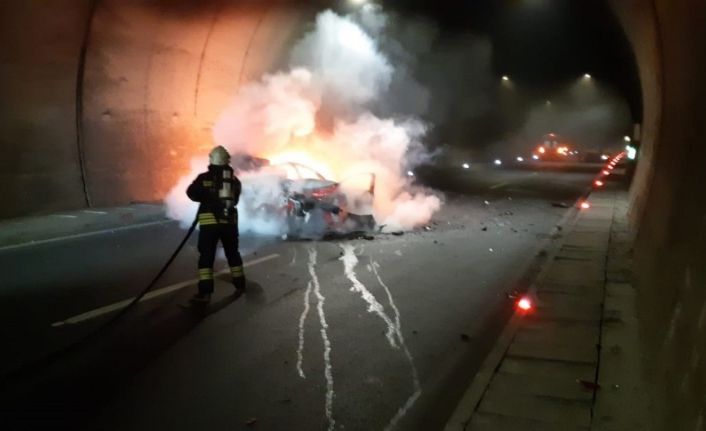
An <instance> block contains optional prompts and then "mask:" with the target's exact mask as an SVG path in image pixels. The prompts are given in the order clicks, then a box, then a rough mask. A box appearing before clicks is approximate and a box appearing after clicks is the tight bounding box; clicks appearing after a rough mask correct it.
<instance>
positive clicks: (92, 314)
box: [51, 254, 279, 328]
mask: <svg viewBox="0 0 706 431" xmlns="http://www.w3.org/2000/svg"><path fill="white" fill-rule="evenodd" d="M278 257H279V254H271V255H269V256H264V257H261V258H258V259H253V260H251V261H248V262H245V263H244V264H243V266H244V267H246V268H247V267H249V266H253V265H257V264H260V263H263V262H267V261H268V260H272V259H276V258H278ZM221 274H230V268H229V269H224V270H222V271H218V272H217V273H215V274H214V275H221ZM197 282H198V280H196V279H194V280H187V281H182V282H181V283H176V284H172V285H170V286H166V287H163V288H161V289H157V290H153V291H151V292H148V293H147V294H146V295H145V296H143V297H142V299H140V302H143V301H147V300H150V299H152V298H156V297H158V296H162V295H166V294H167V293H171V292H174V291H177V290H179V289H183V288H185V287H188V286H193V285H194V284H195V283H197ZM134 299H135V297H132V298H128V299H125V300H123V301H119V302H115V303H113V304H110V305H106V306H104V307H100V308H96V309H95V310H91V311H87V312H85V313H81V314H77V315H75V316H72V317H69V318H66V319H64V320H60V321H58V322H54V323H52V324H51V326H53V327H55V328H56V327H59V326H64V325H75V324H77V323H81V322H85V321H86V320H90V319H95V318H96V317H100V316H103V315H105V314H109V313H112V312H114V311H117V310H120V309H122V308H125V307H127V306H128V305H129V304H130V303H131V302H132V301H133V300H134Z"/></svg>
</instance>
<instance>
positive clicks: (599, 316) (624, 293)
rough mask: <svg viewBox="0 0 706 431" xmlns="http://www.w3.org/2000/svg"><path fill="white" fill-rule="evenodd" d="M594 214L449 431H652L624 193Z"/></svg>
mask: <svg viewBox="0 0 706 431" xmlns="http://www.w3.org/2000/svg"><path fill="white" fill-rule="evenodd" d="M589 202H590V203H591V205H592V207H591V208H590V209H588V210H581V211H580V212H579V213H578V214H577V216H576V218H575V219H574V220H573V222H569V223H568V226H566V227H565V228H564V232H565V236H564V238H563V242H562V243H561V245H560V246H559V247H558V248H557V249H556V251H555V252H554V253H553V256H551V260H550V262H549V263H548V265H547V266H546V267H545V269H544V271H543V272H542V273H541V274H540V276H539V277H538V280H537V281H536V282H535V284H534V285H533V286H532V288H531V289H530V295H531V296H533V297H534V301H535V303H536V304H535V309H534V310H533V311H532V312H530V313H529V314H527V315H521V314H519V313H518V314H516V315H515V316H514V317H513V318H512V319H511V321H510V322H509V323H508V325H507V327H506V328H505V330H504V331H503V333H502V335H501V337H500V338H499V340H498V342H497V344H496V346H495V347H494V349H493V350H492V351H491V353H490V354H489V356H488V357H487V358H486V361H485V362H484V364H483V366H482V368H481V370H480V371H479V373H478V374H477V375H476V377H475V378H474V380H473V382H472V383H471V386H470V387H469V388H468V390H467V392H466V393H465V395H464V397H463V398H462V400H461V402H460V404H459V405H458V406H457V408H456V410H455V412H454V414H453V415H452V417H451V419H450V420H449V422H448V423H447V425H446V428H445V431H461V430H463V431H486V430H487V431H490V430H492V431H514V430H517V431H520V430H521V431H532V430H541V431H544V430H547V431H554V430H557V431H573V430H577V431H578V430H585V431H588V430H616V431H617V430H621V431H622V430H648V429H650V427H649V424H648V423H646V418H647V417H648V415H647V414H646V413H645V412H646V408H647V407H646V405H647V403H646V399H645V395H644V393H645V391H644V383H643V382H642V378H641V377H642V373H641V369H640V353H639V344H638V333H637V318H636V314H635V289H634V288H633V286H632V285H631V283H630V279H631V275H630V274H631V272H630V266H631V259H630V255H631V237H630V233H629V231H628V227H627V222H626V212H627V192H626V191H624V190H621V189H620V186H619V185H617V184H612V185H611V186H610V187H609V188H608V189H607V190H600V191H594V192H593V193H592V194H591V196H590V197H589Z"/></svg>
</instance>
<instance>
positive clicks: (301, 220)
mask: <svg viewBox="0 0 706 431" xmlns="http://www.w3.org/2000/svg"><path fill="white" fill-rule="evenodd" d="M233 167H234V168H235V169H236V171H252V170H257V169H262V168H265V167H266V168H267V169H268V173H269V174H271V175H270V176H271V177H274V178H276V179H277V181H278V184H279V187H280V189H281V196H284V202H283V203H281V204H276V205H273V204H264V205H262V204H261V205H260V207H259V209H260V210H264V211H265V212H266V213H268V214H269V215H270V216H272V215H274V216H281V217H284V218H285V219H286V222H287V227H288V232H287V236H288V237H290V238H297V237H300V236H308V235H312V236H319V235H323V234H326V233H330V232H348V231H351V230H361V229H364V230H368V229H373V228H374V227H375V220H374V218H373V216H372V203H373V197H374V193H375V175H374V174H372V173H371V174H367V175H364V176H358V177H356V178H355V181H344V182H342V183H340V182H336V181H332V180H329V179H327V178H325V177H324V176H323V175H321V174H320V173H319V172H317V171H316V170H314V169H312V168H310V167H308V166H305V165H303V164H301V163H295V162H287V163H279V164H276V165H272V164H270V161H269V160H267V159H262V158H256V157H251V156H238V157H237V158H235V159H234V162H233ZM353 183H355V184H354V185H353ZM361 184H362V185H361Z"/></svg>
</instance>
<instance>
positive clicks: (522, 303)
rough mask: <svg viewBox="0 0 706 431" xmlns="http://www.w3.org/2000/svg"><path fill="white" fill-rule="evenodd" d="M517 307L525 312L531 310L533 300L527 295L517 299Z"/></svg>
mask: <svg viewBox="0 0 706 431" xmlns="http://www.w3.org/2000/svg"><path fill="white" fill-rule="evenodd" d="M517 308H519V309H520V310H522V311H525V312H527V311H530V310H531V309H532V301H531V300H530V299H529V298H527V297H523V298H520V300H519V301H517Z"/></svg>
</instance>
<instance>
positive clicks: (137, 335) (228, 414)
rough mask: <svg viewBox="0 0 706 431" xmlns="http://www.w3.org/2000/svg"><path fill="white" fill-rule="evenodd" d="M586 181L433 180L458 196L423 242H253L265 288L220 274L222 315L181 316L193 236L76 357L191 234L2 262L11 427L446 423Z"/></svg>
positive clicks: (496, 176)
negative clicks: (147, 291)
mask: <svg viewBox="0 0 706 431" xmlns="http://www.w3.org/2000/svg"><path fill="white" fill-rule="evenodd" d="M586 169H587V167H585V166H584V167H582V168H581V169H578V170H572V169H568V168H567V169H563V170H562V171H558V170H552V169H493V168H489V167H479V168H475V167H474V169H469V170H462V169H446V170H444V171H443V172H440V171H435V170H428V171H426V172H423V173H422V174H420V175H419V179H420V181H423V182H424V183H426V184H427V185H431V186H434V187H435V188H437V189H440V190H443V191H444V192H445V196H446V198H445V199H446V202H445V205H444V207H443V209H442V210H441V211H440V212H439V213H438V214H437V215H435V217H434V219H433V220H432V221H431V222H430V223H429V224H428V226H425V227H422V228H420V229H418V230H416V231H414V232H408V233H405V234H403V235H392V234H387V235H375V236H374V237H373V238H372V239H355V240H335V241H318V242H313V241H303V242H294V241H282V240H280V239H275V238H253V237H251V238H243V239H242V249H243V252H244V254H245V261H246V262H247V268H246V274H247V276H248V280H249V282H250V289H249V291H248V293H247V294H246V295H245V296H243V297H240V298H237V297H234V296H233V290H232V286H230V284H228V282H227V279H226V278H222V279H219V280H217V283H216V291H217V295H216V298H215V300H214V303H213V304H212V305H211V306H210V307H209V308H208V309H207V310H206V311H205V312H203V313H197V312H194V311H193V310H185V309H184V308H183V307H182V306H181V305H182V304H184V303H186V302H187V299H188V297H189V296H190V295H191V294H192V293H193V291H194V289H195V287H194V285H195V283H194V282H193V279H194V278H195V262H196V247H195V240H194V238H192V239H191V241H190V242H189V243H188V244H187V247H186V248H185V250H184V252H183V253H182V254H181V255H180V256H179V257H178V258H177V260H176V262H175V264H174V265H173V266H172V267H171V268H170V270H169V271H168V273H167V274H166V276H165V278H164V279H163V280H162V281H161V282H160V284H159V285H158V286H157V287H156V295H155V296H154V297H152V298H150V299H148V300H146V301H144V302H142V303H140V304H139V305H138V306H137V307H136V308H135V309H133V310H130V312H129V313H128V314H127V315H126V316H125V317H124V318H123V319H122V320H121V321H119V322H118V323H117V324H116V325H114V326H112V327H110V328H109V329H108V330H104V331H102V332H101V333H100V334H99V335H98V336H94V337H92V338H90V339H89V340H88V341H87V342H84V343H82V344H80V345H78V346H76V347H72V348H70V349H68V350H66V347H67V346H71V345H74V343H76V342H77V341H79V340H81V339H82V338H83V337H84V336H86V335H88V334H92V333H94V332H95V331H96V330H97V329H98V328H100V327H101V325H102V324H103V323H105V322H106V321H107V320H108V319H110V318H111V316H114V315H115V312H116V310H119V309H120V306H121V301H126V300H129V298H131V297H133V296H134V295H135V294H137V292H138V291H140V290H141V289H142V288H143V287H144V285H145V284H146V283H147V282H148V281H149V280H150V278H151V277H152V276H153V275H154V273H155V272H156V271H157V269H158V268H159V267H160V265H161V264H162V263H163V261H164V260H165V259H166V257H168V255H169V254H170V253H171V251H172V249H173V248H174V247H175V246H176V245H177V244H178V243H179V241H180V240H181V237H182V236H183V235H184V233H185V232H184V231H183V230H182V229H180V228H179V227H178V226H177V224H176V223H172V222H165V223H158V224H150V225H147V226H139V227H136V228H135V229H126V230H121V231H120V232H116V233H114V234H111V233H98V234H95V235H89V236H83V237H77V238H73V239H66V240H65V241H52V242H51V243H46V244H38V245H35V246H27V247H21V248H13V249H10V250H5V251H3V250H0V267H1V268H2V283H1V284H0V295H2V301H0V313H2V315H3V326H2V330H1V331H2V337H3V344H4V345H3V352H4V353H5V354H4V355H2V356H3V357H2V358H1V359H0V370H2V374H3V375H4V376H5V377H4V378H3V390H2V394H1V395H0V406H1V407H0V414H2V416H3V419H2V422H3V423H5V424H9V425H8V427H7V428H6V427H5V426H3V429H38V428H43V427H45V428H51V429H56V428H60V427H64V426H71V427H72V428H73V429H120V430H133V429H134V430H142V429H148V428H156V429H173V430H181V429H184V430H186V429H193V428H194V427H196V428H199V429H230V430H232V429H250V428H255V429H263V430H289V429H297V430H322V429H346V430H375V429H381V430H382V429H393V428H394V429H404V430H416V429H419V430H429V429H441V428H443V425H444V423H445V421H446V419H447V418H448V417H449V415H450V414H451V412H452V411H453V409H454V407H455V405H456V402H457V401H458V399H459V398H460V397H461V396H462V394H463V391H464V390H465V389H466V387H467V385H468V382H469V381H470V380H471V379H472V377H473V375H474V374H475V372H476V370H477V368H478V367H479V366H480V364H481V363H482V361H483V359H484V358H485V355H486V354H487V352H488V351H489V349H490V347H491V346H492V345H493V343H494V341H495V339H496V337H497V335H498V334H499V332H500V331H501V329H502V327H503V325H504V323H505V322H506V321H507V319H508V317H509V316H510V314H511V309H512V307H511V301H510V300H509V299H508V298H507V293H508V292H511V291H513V290H515V289H518V288H519V289H522V288H523V287H526V286H527V285H528V284H529V280H531V278H532V277H533V274H535V273H536V271H537V270H538V268H539V266H541V264H542V257H543V253H542V250H543V249H545V248H546V247H548V246H549V245H550V243H551V241H552V240H553V239H554V238H556V237H557V236H559V235H561V232H560V231H559V230H558V229H557V228H556V226H557V224H559V223H561V220H562V217H564V216H565V214H566V213H567V211H569V209H567V208H564V207H562V205H558V204H560V203H564V204H568V205H571V204H572V203H573V202H574V201H575V200H576V199H577V198H578V197H579V196H580V195H581V194H582V193H583V192H584V191H585V189H586V188H587V187H588V186H589V185H590V182H591V180H592V178H593V173H592V172H590V171H591V169H590V168H588V169H587V171H585V172H584V170H586ZM553 204H556V205H553ZM217 265H218V266H219V267H221V268H225V262H224V261H223V260H222V259H219V262H218V263H217ZM57 352H58V353H57Z"/></svg>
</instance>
